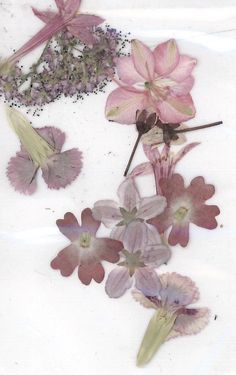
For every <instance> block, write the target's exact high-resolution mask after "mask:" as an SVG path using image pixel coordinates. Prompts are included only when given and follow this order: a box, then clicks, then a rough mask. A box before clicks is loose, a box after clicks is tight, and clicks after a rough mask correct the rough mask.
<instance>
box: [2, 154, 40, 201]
mask: <svg viewBox="0 0 236 375" xmlns="http://www.w3.org/2000/svg"><path fill="white" fill-rule="evenodd" d="M37 170H38V167H37V166H36V165H35V164H34V163H33V162H32V160H30V158H29V157H28V155H26V154H25V153H24V152H22V151H20V152H17V153H16V156H15V157H12V158H11V159H10V161H9V163H8V167H7V177H8V178H9V180H10V182H11V184H12V186H13V187H14V188H15V190H17V191H19V192H20V193H23V194H28V195H31V194H33V193H34V192H35V190H36V188H37V185H36V175H37Z"/></svg>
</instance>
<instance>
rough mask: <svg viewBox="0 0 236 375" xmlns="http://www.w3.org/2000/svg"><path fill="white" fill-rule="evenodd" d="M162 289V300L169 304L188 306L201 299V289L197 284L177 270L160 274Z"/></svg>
mask: <svg viewBox="0 0 236 375" xmlns="http://www.w3.org/2000/svg"><path fill="white" fill-rule="evenodd" d="M160 280H161V284H162V289H161V291H160V296H161V300H162V301H165V303H166V304H167V305H168V306H175V307H177V306H178V307H181V306H187V305H189V304H191V303H195V302H196V301H197V300H198V299H199V291H198V288H197V286H196V284H195V283H194V282H193V281H192V280H191V279H190V278H189V277H187V276H182V275H179V274H178V273H176V272H172V273H165V274H162V275H160Z"/></svg>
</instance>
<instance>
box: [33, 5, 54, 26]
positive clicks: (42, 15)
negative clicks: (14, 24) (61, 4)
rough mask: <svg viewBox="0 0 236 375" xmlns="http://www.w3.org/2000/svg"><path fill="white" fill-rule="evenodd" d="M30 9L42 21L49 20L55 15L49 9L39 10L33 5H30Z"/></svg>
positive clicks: (46, 21)
mask: <svg viewBox="0 0 236 375" xmlns="http://www.w3.org/2000/svg"><path fill="white" fill-rule="evenodd" d="M32 11H33V13H34V15H35V16H36V17H38V18H39V19H40V20H41V21H43V22H44V23H48V22H50V21H51V20H52V19H53V18H54V17H55V15H56V13H55V12H51V11H50V10H47V11H40V10H38V9H36V8H34V7H32Z"/></svg>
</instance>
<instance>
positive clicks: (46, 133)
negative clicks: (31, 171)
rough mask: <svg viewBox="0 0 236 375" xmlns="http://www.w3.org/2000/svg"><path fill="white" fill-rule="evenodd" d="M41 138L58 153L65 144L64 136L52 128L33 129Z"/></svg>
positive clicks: (58, 130)
mask: <svg viewBox="0 0 236 375" xmlns="http://www.w3.org/2000/svg"><path fill="white" fill-rule="evenodd" d="M35 130H36V131H37V133H38V134H39V135H41V137H43V138H44V139H45V141H47V142H48V143H49V145H50V146H52V147H53V148H54V149H55V150H56V151H57V152H60V151H61V149H62V146H63V145H64V143H65V138H66V135H65V133H64V132H62V131H61V130H60V129H58V128H55V127H54V126H44V127H43V128H37V129H35Z"/></svg>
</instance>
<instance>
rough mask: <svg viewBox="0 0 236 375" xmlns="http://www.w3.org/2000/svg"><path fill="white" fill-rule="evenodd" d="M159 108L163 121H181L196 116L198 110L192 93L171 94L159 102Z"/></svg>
mask: <svg viewBox="0 0 236 375" xmlns="http://www.w3.org/2000/svg"><path fill="white" fill-rule="evenodd" d="M157 110H158V112H159V115H160V119H161V121H162V122H170V123H179V122H182V121H186V120H189V119H191V118H193V117H194V116H195V113H196V110H195V107H194V104H193V100H192V97H191V95H186V96H178V97H177V96H176V97H175V96H169V97H168V98H167V99H166V100H165V101H159V102H158V103H157Z"/></svg>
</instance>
